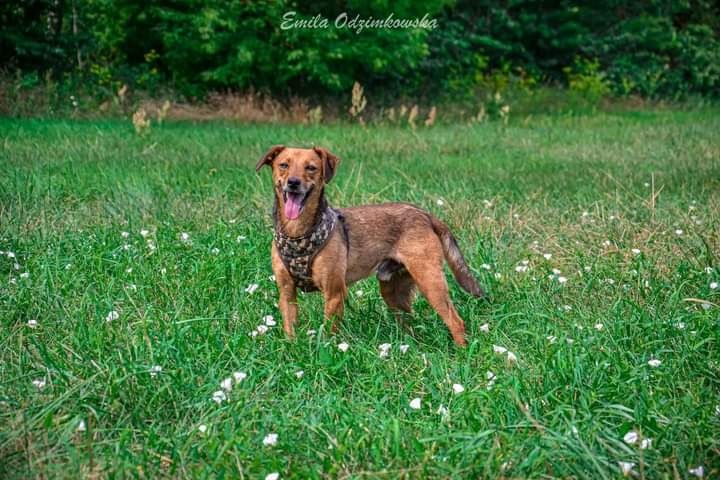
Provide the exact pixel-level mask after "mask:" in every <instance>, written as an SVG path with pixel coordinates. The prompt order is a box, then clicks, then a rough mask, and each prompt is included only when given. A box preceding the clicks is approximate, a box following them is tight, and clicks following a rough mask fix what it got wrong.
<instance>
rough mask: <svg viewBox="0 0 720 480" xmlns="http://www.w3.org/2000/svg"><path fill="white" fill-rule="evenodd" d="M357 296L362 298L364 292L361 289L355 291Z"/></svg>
mask: <svg viewBox="0 0 720 480" xmlns="http://www.w3.org/2000/svg"><path fill="white" fill-rule="evenodd" d="M355 295H356V296H358V297H362V296H363V291H362V290H360V289H357V290H355Z"/></svg>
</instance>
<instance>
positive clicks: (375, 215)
mask: <svg viewBox="0 0 720 480" xmlns="http://www.w3.org/2000/svg"><path fill="white" fill-rule="evenodd" d="M339 164H340V159H338V157H336V156H335V155H333V154H332V153H330V152H329V151H328V150H327V149H325V148H321V147H314V148H290V147H285V146H284V145H277V146H274V147H272V148H270V150H269V151H268V152H267V153H266V154H265V155H263V156H262V157H261V158H260V161H259V162H258V163H257V165H256V167H255V170H256V171H257V172H259V171H260V169H261V168H262V167H264V166H265V165H268V166H270V167H271V168H272V179H273V186H274V193H275V202H274V208H273V220H274V224H275V230H274V239H273V243H272V251H271V255H272V269H273V272H274V273H275V281H276V282H277V286H278V290H279V294H280V300H279V302H278V306H279V309H280V312H281V314H282V318H283V329H284V330H285V333H286V334H287V335H288V337H290V338H293V337H294V335H295V333H294V327H295V324H296V323H297V315H298V308H297V290H298V289H301V290H303V291H318V290H319V291H320V292H321V293H322V295H323V297H324V301H325V309H324V310H325V311H324V314H325V319H326V321H328V320H331V321H332V322H333V323H332V331H333V332H337V328H338V323H339V322H340V320H341V319H342V316H343V310H344V304H345V298H346V297H347V292H348V285H350V284H352V283H353V282H356V281H358V280H361V279H363V278H367V277H368V276H370V275H371V274H372V273H373V272H375V273H376V275H377V279H378V281H379V283H380V294H381V295H382V298H383V300H384V301H385V303H386V304H387V306H388V307H389V308H390V310H391V311H393V312H394V313H395V314H396V317H397V318H398V319H399V318H400V313H401V312H408V313H409V312H411V311H412V301H413V299H414V297H415V291H416V288H417V289H419V290H420V292H421V293H422V294H423V295H424V296H425V298H427V300H428V302H429V303H430V305H432V307H433V308H434V309H435V311H436V312H437V313H438V315H440V317H441V318H442V320H443V321H444V322H445V325H447V327H448V329H449V330H450V334H451V335H452V338H453V340H454V341H455V343H456V344H458V345H461V346H464V345H467V341H466V339H465V323H464V322H463V320H462V318H460V316H459V315H458V313H457V311H456V310H455V307H454V306H453V304H452V302H451V300H450V296H449V293H448V285H447V282H446V280H445V275H444V273H443V260H445V261H447V263H448V265H449V266H450V269H451V271H452V273H453V275H454V277H455V279H456V280H457V281H458V283H459V284H460V286H461V287H462V288H463V289H464V290H465V291H467V292H468V293H470V294H471V295H473V296H475V297H479V298H482V297H485V293H484V292H483V290H482V288H481V287H480V285H479V284H478V282H477V280H476V279H475V278H474V277H473V275H472V274H471V273H470V270H469V268H468V266H467V264H466V263H465V259H464V258H463V255H462V253H461V252H460V249H459V247H458V245H457V242H456V240H455V237H453V234H452V233H451V232H450V230H449V228H448V227H447V225H445V224H444V223H443V222H441V221H440V220H438V219H437V218H435V217H434V216H433V215H432V214H430V213H428V212H426V211H424V210H421V209H420V208H418V207H416V206H414V205H411V204H407V203H383V204H379V205H364V206H358V207H349V208H341V209H333V208H331V207H330V206H329V205H328V203H327V200H326V198H325V188H324V187H325V184H327V183H329V182H330V181H331V180H332V178H333V176H334V175H335V172H336V170H337V168H338V165H339Z"/></svg>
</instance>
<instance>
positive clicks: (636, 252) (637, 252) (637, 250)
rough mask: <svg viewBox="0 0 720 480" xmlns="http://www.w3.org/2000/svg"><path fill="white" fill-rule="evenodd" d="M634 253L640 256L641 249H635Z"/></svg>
mask: <svg viewBox="0 0 720 480" xmlns="http://www.w3.org/2000/svg"><path fill="white" fill-rule="evenodd" d="M632 253H633V254H635V255H640V249H639V248H633V249H632Z"/></svg>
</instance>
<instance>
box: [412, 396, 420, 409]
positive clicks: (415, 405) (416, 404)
mask: <svg viewBox="0 0 720 480" xmlns="http://www.w3.org/2000/svg"><path fill="white" fill-rule="evenodd" d="M420 407H422V400H421V399H420V397H415V398H413V399H412V400H410V408H412V409H413V410H420Z"/></svg>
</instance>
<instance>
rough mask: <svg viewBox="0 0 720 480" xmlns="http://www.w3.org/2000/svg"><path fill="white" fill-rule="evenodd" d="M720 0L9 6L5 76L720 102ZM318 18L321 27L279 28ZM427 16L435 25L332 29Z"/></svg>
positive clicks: (201, 0) (169, 1)
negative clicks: (566, 90)
mask: <svg viewBox="0 0 720 480" xmlns="http://www.w3.org/2000/svg"><path fill="white" fill-rule="evenodd" d="M719 5H720V4H718V2H715V1H712V0H707V1H705V0H676V1H672V0H645V1H637V2H629V1H618V0H609V1H587V2H572V1H543V2H538V1H536V0H513V1H507V0H506V1H491V0H476V1H469V0H467V1H465V0H459V1H447V0H423V1H413V0H401V1H398V2H387V1H384V0H371V1H359V0H356V1H347V2H338V1H331V0H325V1H323V0H310V1H303V2H295V1H291V0H277V1H272V0H271V1H257V2H254V1H247V0H6V1H4V2H0V61H1V62H2V66H3V70H4V72H5V75H6V76H7V75H12V76H17V78H19V79H20V81H24V82H30V83H32V81H33V79H42V78H45V76H46V75H48V76H50V77H52V78H53V79H55V81H66V82H80V83H82V84H83V85H85V86H86V87H87V86H90V87H92V88H95V87H96V88H98V89H100V90H102V89H108V90H110V89H115V90H116V89H117V88H119V87H120V86H121V85H123V84H124V85H130V86H131V88H136V89H142V90H144V91H147V92H149V93H150V94H152V93H153V92H158V91H161V90H166V89H170V90H172V91H175V92H179V93H181V94H182V95H184V96H185V97H187V98H204V96H205V95H206V94H207V93H208V92H211V91H217V90H237V91H243V90H248V89H255V90H260V91H265V92H269V93H271V94H274V95H281V96H282V95H300V96H332V95H337V94H339V93H341V92H342V93H347V92H349V90H350V89H351V87H352V85H353V83H354V82H355V81H358V82H360V83H362V85H364V86H365V88H366V89H367V90H368V91H370V92H383V93H384V94H386V95H388V96H395V95H408V96H410V95H412V96H418V97H423V96H424V97H426V98H427V97H434V98H437V97H439V96H440V97H446V98H448V99H457V98H463V97H468V96H469V97H471V96H474V95H477V93H478V92H479V91H488V90H492V89H501V88H502V87H503V85H505V84H507V83H508V82H513V84H515V85H520V86H521V87H523V88H532V87H533V86H534V85H538V84H548V83H550V84H560V85H568V86H570V87H571V88H574V89H585V90H587V91H588V92H589V94H591V95H605V94H607V93H612V94H615V95H619V96H623V95H640V96H643V97H647V98H670V99H678V98H683V97H685V96H688V95H697V94H699V95H705V96H710V97H717V96H718V95H719V94H720V6H719ZM288 12H296V13H295V14H294V15H293V16H292V18H293V19H295V20H303V19H304V20H307V21H310V20H311V19H313V18H316V16H317V15H320V16H321V17H323V18H325V19H327V23H328V25H327V27H325V28H321V27H318V26H315V27H314V28H289V29H284V28H283V21H284V19H287V18H290V17H288V16H287V15H288ZM343 13H346V14H347V19H352V18H353V17H355V16H356V15H358V16H359V17H360V18H361V19H386V18H387V17H388V16H389V15H392V17H393V18H394V19H414V18H418V19H420V18H422V17H424V16H425V15H426V14H427V16H428V17H430V18H432V19H434V20H436V23H437V28H434V29H432V28H417V29H402V28H397V29H394V28H364V29H362V31H358V29H357V28H355V29H353V28H350V27H349V26H348V25H347V24H346V25H345V28H335V20H336V18H337V17H338V15H341V14H343Z"/></svg>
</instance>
